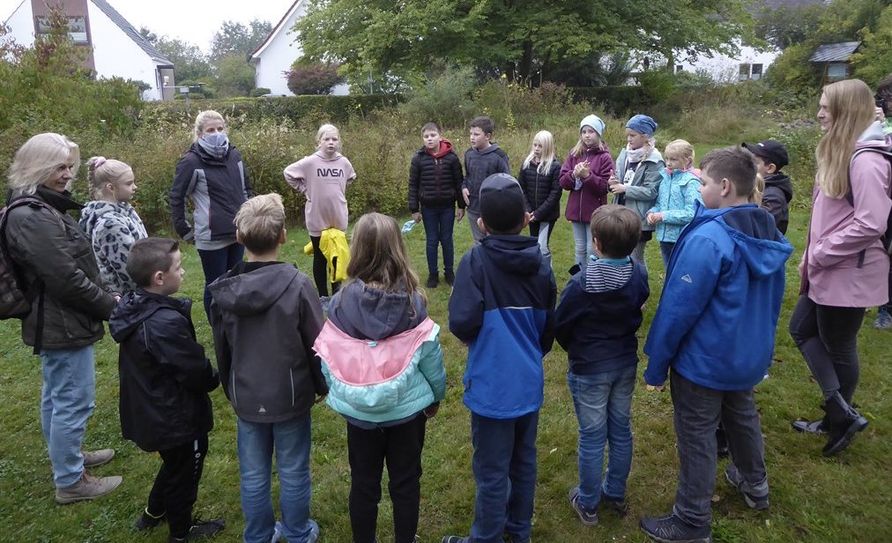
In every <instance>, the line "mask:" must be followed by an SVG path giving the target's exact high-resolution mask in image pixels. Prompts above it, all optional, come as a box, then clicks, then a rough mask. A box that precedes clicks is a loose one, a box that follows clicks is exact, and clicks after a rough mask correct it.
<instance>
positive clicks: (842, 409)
mask: <svg viewBox="0 0 892 543" xmlns="http://www.w3.org/2000/svg"><path fill="white" fill-rule="evenodd" d="M823 408H824V411H825V412H826V413H827V421H828V423H829V424H828V427H827V435H828V437H827V444H826V445H824V449H823V451H822V452H823V454H824V456H833V455H835V454H838V453H840V452H842V451H843V450H844V449H845V448H846V447H848V446H849V444H850V443H851V442H852V439H854V438H855V434H856V433H858V432H860V431H862V430H864V429H865V428H867V419H865V418H864V417H862V416H861V414H860V413H858V412H857V411H855V408H854V407H852V406H851V405H849V404H848V403H846V401H845V400H844V399H843V398H842V396H841V395H840V394H839V392H837V393H835V394H834V395H833V396H831V397H830V398H829V399H828V400H827V401H826V402H824V406H823Z"/></svg>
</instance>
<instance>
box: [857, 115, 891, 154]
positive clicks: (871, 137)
mask: <svg viewBox="0 0 892 543" xmlns="http://www.w3.org/2000/svg"><path fill="white" fill-rule="evenodd" d="M855 147H856V148H861V147H889V141H888V140H887V139H886V134H885V133H884V132H883V125H882V124H881V123H880V122H879V121H874V122H872V123H871V124H870V126H868V127H867V130H865V131H864V132H862V133H861V136H859V137H858V141H857V142H856V143H855Z"/></svg>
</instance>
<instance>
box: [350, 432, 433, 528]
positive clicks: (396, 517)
mask: <svg viewBox="0 0 892 543" xmlns="http://www.w3.org/2000/svg"><path fill="white" fill-rule="evenodd" d="M426 421H427V417H425V416H424V415H422V414H419V415H418V416H417V417H415V418H414V419H412V420H410V421H408V422H404V423H402V424H398V425H396V426H387V427H380V428H375V429H372V430H365V429H363V428H360V427H358V426H355V425H353V424H350V423H349V422H348V423H347V453H348V456H349V459H350V504H349V505H350V526H351V528H352V529H353V541H354V543H372V542H373V541H375V529H376V527H377V524H378V503H379V502H380V501H381V474H382V472H383V470H384V463H385V462H386V463H387V476H388V477H389V479H390V483H389V485H388V489H389V490H390V501H391V502H393V534H394V539H395V541H396V543H410V542H412V541H414V539H415V533H416V532H417V531H418V507H419V503H420V501H421V450H422V448H424V427H425V423H426Z"/></svg>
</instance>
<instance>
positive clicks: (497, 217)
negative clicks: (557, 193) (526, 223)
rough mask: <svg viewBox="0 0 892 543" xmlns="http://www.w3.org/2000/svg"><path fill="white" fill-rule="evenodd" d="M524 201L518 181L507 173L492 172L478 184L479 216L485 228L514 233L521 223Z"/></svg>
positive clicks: (497, 231) (524, 206)
mask: <svg viewBox="0 0 892 543" xmlns="http://www.w3.org/2000/svg"><path fill="white" fill-rule="evenodd" d="M526 211H527V209H526V203H525V202H524V199H523V190H522V189H521V188H520V183H518V182H517V179H514V178H513V177H511V176H510V175H509V174H507V173H494V174H492V175H490V176H489V177H487V178H486V179H484V180H483V183H482V184H481V185H480V216H481V217H482V218H483V222H484V223H486V227H487V229H489V230H491V231H492V232H494V233H499V234H516V233H517V230H518V227H519V226H521V225H522V224H523V216H524V213H526Z"/></svg>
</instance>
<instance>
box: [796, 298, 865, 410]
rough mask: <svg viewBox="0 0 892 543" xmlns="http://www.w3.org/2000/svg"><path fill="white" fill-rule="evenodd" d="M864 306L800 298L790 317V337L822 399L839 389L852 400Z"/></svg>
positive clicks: (857, 367) (857, 372)
mask: <svg viewBox="0 0 892 543" xmlns="http://www.w3.org/2000/svg"><path fill="white" fill-rule="evenodd" d="M863 319H864V308H858V307H831V306H828V305H819V304H816V303H815V302H813V301H812V300H811V299H810V298H809V297H808V296H807V295H802V296H800V297H799V301H798V302H797V303H796V308H795V309H794V310H793V315H792V316H791V317H790V336H792V337H793V341H795V342H796V346H797V347H799V351H800V352H801V353H802V357H803V358H805V362H806V364H808V367H809V369H811V373H812V375H813V376H814V378H815V380H816V381H817V382H818V385H819V386H820V387H821V391H822V392H823V393H824V399H827V398H829V397H831V396H833V394H835V393H836V392H839V393H840V394H841V395H842V397H843V399H845V401H846V402H847V403H852V397H853V396H854V395H855V388H856V387H857V386H858V377H859V375H860V365H859V363H858V330H860V329H861V321H862V320H863Z"/></svg>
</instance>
